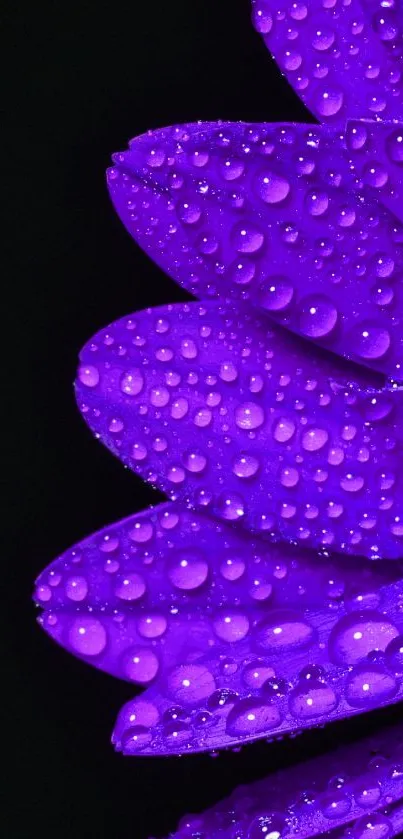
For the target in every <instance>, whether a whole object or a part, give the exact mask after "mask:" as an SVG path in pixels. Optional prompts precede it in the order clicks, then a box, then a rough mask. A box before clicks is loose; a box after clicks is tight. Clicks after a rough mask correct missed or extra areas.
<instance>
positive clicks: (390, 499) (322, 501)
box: [76, 303, 403, 559]
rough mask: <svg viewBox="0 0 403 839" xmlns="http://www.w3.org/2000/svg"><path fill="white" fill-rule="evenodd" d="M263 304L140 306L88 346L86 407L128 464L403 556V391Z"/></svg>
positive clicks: (233, 513)
mask: <svg viewBox="0 0 403 839" xmlns="http://www.w3.org/2000/svg"><path fill="white" fill-rule="evenodd" d="M375 382H376V377H375V376H374V374H371V373H369V372H368V371H365V369H364V368H363V369H362V370H358V369H355V368H352V367H351V366H350V365H349V364H347V363H346V362H344V361H343V360H341V359H340V360H339V361H337V360H334V359H332V358H329V357H327V356H324V355H323V353H320V352H319V351H317V352H316V353H312V351H311V349H310V348H309V347H308V348H306V346H304V345H303V344H302V342H301V341H300V340H298V339H296V338H294V337H293V336H291V335H290V334H289V333H287V332H286V331H285V330H282V329H281V328H279V327H276V326H274V325H273V326H272V328H271V329H269V330H268V329H267V322H265V321H264V319H263V320H261V319H259V318H257V317H255V316H254V315H250V314H249V315H248V314H245V313H237V312H236V311H233V310H232V309H229V308H227V309H226V308H225V307H221V306H218V305H216V304H213V303H209V304H207V305H203V304H200V303H191V304H185V305H183V304H180V305H175V306H168V307H162V308H158V309H150V310H148V311H145V312H138V313H136V314H134V315H133V316H132V317H126V318H123V319H122V320H120V321H117V322H116V323H114V324H111V325H110V326H109V327H107V329H104V330H102V331H101V332H100V333H98V335H96V336H95V337H94V338H93V339H92V340H91V341H90V342H89V344H88V345H87V346H86V347H85V348H84V349H83V351H82V353H81V364H80V368H79V372H78V379H77V383H76V395H77V400H78V404H79V407H80V410H81V411H82V414H83V417H84V419H85V421H86V422H87V423H88V425H89V427H90V428H91V430H92V431H93V433H94V434H95V435H96V436H97V437H98V438H99V439H101V441H102V442H103V443H104V444H105V445H106V446H107V447H108V448H110V449H111V450H112V451H113V452H114V454H116V455H117V456H118V457H119V458H120V459H121V460H122V461H123V463H124V464H125V465H127V466H129V467H130V468H131V469H133V470H135V471H136V472H138V473H139V474H140V475H142V476H143V477H144V478H145V479H146V480H147V481H149V482H150V483H152V484H153V485H156V486H158V487H159V488H160V489H162V490H163V491H164V492H166V493H167V494H168V495H169V497H170V498H171V499H172V500H180V501H182V502H185V503H190V504H192V505H193V506H194V507H196V508H199V509H202V510H204V511H206V512H208V513H210V514H211V515H214V516H216V517H218V518H220V519H222V520H224V521H227V522H231V523H233V524H241V525H242V526H244V527H245V528H246V529H248V530H249V531H258V532H260V533H264V534H266V536H269V537H271V536H274V537H276V538H281V539H283V540H288V541H289V540H295V541H296V542H297V543H299V544H300V545H305V546H312V547H314V548H321V547H322V548H331V549H333V550H337V551H342V552H345V553H350V554H358V555H362V556H367V557H371V558H378V557H381V558H397V559H398V558H400V557H402V555H403V472H402V469H401V468H400V467H399V463H401V461H402V451H403V423H402V411H403V404H402V400H403V396H402V393H401V391H400V390H399V389H398V388H395V389H393V388H392V389H389V390H388V389H385V390H382V389H380V390H377V389H376V388H375V384H374V383H375Z"/></svg>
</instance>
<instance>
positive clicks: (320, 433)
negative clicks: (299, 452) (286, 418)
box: [301, 428, 329, 452]
mask: <svg viewBox="0 0 403 839" xmlns="http://www.w3.org/2000/svg"><path fill="white" fill-rule="evenodd" d="M328 439H329V434H328V432H327V431H326V429H324V428H310V429H309V430H308V431H304V433H303V435H302V440H301V445H302V448H303V449H305V451H307V452H317V451H319V450H320V449H323V446H325V445H326V443H327V441H328Z"/></svg>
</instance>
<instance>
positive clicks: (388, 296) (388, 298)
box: [371, 283, 395, 306]
mask: <svg viewBox="0 0 403 839" xmlns="http://www.w3.org/2000/svg"><path fill="white" fill-rule="evenodd" d="M371 294H372V299H373V301H374V303H376V304H377V306H390V304H391V303H393V300H394V297H395V293H394V291H393V288H391V286H388V285H385V284H382V285H379V283H376V284H375V285H374V286H373V288H372V292H371Z"/></svg>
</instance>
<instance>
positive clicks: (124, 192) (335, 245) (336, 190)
mask: <svg viewBox="0 0 403 839" xmlns="http://www.w3.org/2000/svg"><path fill="white" fill-rule="evenodd" d="M357 124H358V128H359V131H361V132H363V131H367V132H368V134H370V133H371V132H376V129H373V128H372V127H371V126H370V125H368V124H367V123H365V124H364V123H363V124H361V123H357ZM360 126H363V127H360ZM365 126H368V127H365ZM353 130H354V127H352V128H351V131H353ZM386 134H387V136H386V138H385V139H386V140H388V139H389V137H390V129H388V130H387V132H386ZM347 139H348V141H349V142H348V143H347V142H346V139H345V137H344V135H340V134H339V133H337V132H336V131H335V130H331V129H329V128H322V127H321V126H307V125H264V124H262V125H250V124H243V123H237V124H228V123H224V124H222V125H220V124H214V123H207V124H198V125H188V126H176V127H172V128H167V129H161V130H158V131H154V132H150V133H149V134H147V135H143V136H142V137H138V138H136V139H135V140H133V141H132V142H131V144H130V149H129V151H127V152H122V153H120V154H117V155H115V166H114V168H113V169H110V170H109V173H108V183H109V188H110V193H111V196H112V200H113V202H114V205H115V207H116V209H117V212H118V213H119V215H120V217H121V219H122V221H123V222H124V224H125V225H126V227H127V228H128V230H129V232H130V233H131V235H132V236H133V237H134V238H135V239H136V241H137V242H138V243H139V244H140V245H141V247H143V248H144V249H145V250H146V252H147V253H148V254H149V255H150V256H151V257H152V258H153V259H154V260H155V261H156V262H157V263H158V264H159V265H160V266H161V267H162V268H163V269H164V270H165V271H167V273H169V274H170V275H171V276H172V277H173V278H174V279H175V280H177V281H178V282H179V283H181V284H182V285H184V286H185V287H186V288H187V289H189V290H190V291H191V292H192V293H194V294H195V295H196V296H197V297H200V298H204V299H211V298H212V297H220V298H221V301H222V302H224V301H225V299H230V300H232V301H234V302H235V303H236V304H237V305H239V304H241V303H249V304H252V305H254V306H258V307H260V308H262V309H264V310H265V312H266V313H267V314H268V315H269V316H270V317H271V318H274V319H276V320H278V321H279V322H280V323H281V324H283V325H284V326H286V327H287V328H288V329H290V330H292V331H293V332H297V333H299V334H300V335H302V336H303V337H304V338H306V339H308V340H309V341H314V342H315V343H317V344H319V345H321V346H324V347H326V348H328V349H331V350H333V351H334V352H337V353H340V354H342V355H344V356H347V357H348V358H352V359H354V360H355V361H359V362H360V363H361V364H365V365H367V366H369V367H372V368H374V369H376V370H379V371H382V372H384V373H385V374H386V375H388V376H391V377H394V378H395V379H400V378H401V376H402V372H401V364H402V357H403V299H402V292H401V289H400V286H399V278H400V276H401V273H402V270H403V255H402V247H401V243H402V241H403V228H402V227H401V224H400V222H399V221H398V219H397V218H396V216H395V215H394V213H391V212H390V210H388V209H387V208H386V207H385V206H382V204H380V203H379V202H378V200H377V198H378V197H380V198H381V199H382V200H383V203H384V205H385V204H386V205H387V204H389V206H390V207H391V209H393V210H394V211H395V210H396V208H397V207H398V206H399V197H400V196H399V194H398V192H397V186H398V185H399V184H400V180H399V178H400V168H399V161H398V162H397V164H396V165H395V163H396V161H393V166H392V162H391V161H390V160H389V158H388V159H386V152H385V155H384V156H383V157H382V156H381V152H380V156H379V158H378V157H377V153H376V152H375V150H374V143H372V147H371V144H370V142H368V144H367V150H368V154H367V155H366V154H365V152H362V151H361V150H360V151H358V150H352V148H351V146H352V145H353V146H354V140H356V136H355V135H353V136H352V135H351V132H350V135H348V138H347ZM355 144H356V145H357V143H355ZM395 145H396V147H397V151H396V149H395V147H394V151H393V154H394V155H395V156H396V155H398V154H399V143H398V142H397V143H396V144H395ZM388 148H389V147H388ZM353 152H354V153H353ZM388 153H389V155H390V152H388ZM374 166H375V174H373V172H372V170H373V169H374ZM354 167H356V168H354ZM385 167H387V168H386V173H387V174H388V173H390V184H389V186H387V185H386V186H384V188H383V189H380V188H376V187H374V182H375V181H376V180H377V178H379V173H380V171H381V170H382V171H385ZM392 169H393V171H392ZM383 177H384V176H383ZM399 188H400V187H399ZM393 190H394V192H393Z"/></svg>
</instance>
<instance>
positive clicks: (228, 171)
mask: <svg viewBox="0 0 403 839" xmlns="http://www.w3.org/2000/svg"><path fill="white" fill-rule="evenodd" d="M219 171H220V174H221V175H222V177H223V178H224V179H225V180H226V181H235V180H237V179H238V178H240V177H241V175H243V173H244V171H245V166H244V164H243V163H242V161H241V160H236V159H235V158H227V159H226V160H222V161H219Z"/></svg>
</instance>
